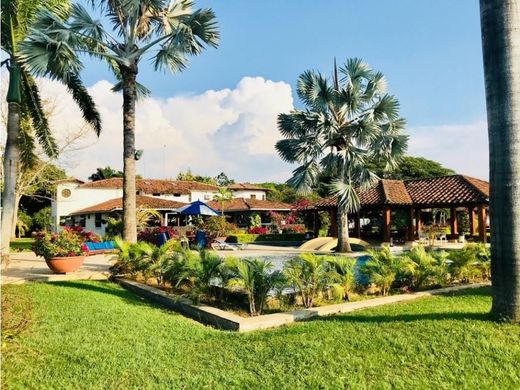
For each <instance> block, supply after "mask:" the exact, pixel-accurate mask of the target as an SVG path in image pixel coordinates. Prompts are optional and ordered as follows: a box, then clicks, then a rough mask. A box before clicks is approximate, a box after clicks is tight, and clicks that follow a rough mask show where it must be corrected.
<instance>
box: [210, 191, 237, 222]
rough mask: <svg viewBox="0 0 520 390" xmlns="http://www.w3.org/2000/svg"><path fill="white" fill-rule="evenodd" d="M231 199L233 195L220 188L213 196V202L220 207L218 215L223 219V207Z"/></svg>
mask: <svg viewBox="0 0 520 390" xmlns="http://www.w3.org/2000/svg"><path fill="white" fill-rule="evenodd" d="M231 199H233V193H232V192H231V191H229V190H228V189H227V188H225V187H220V188H219V189H218V192H217V193H216V194H215V196H213V200H214V201H215V202H218V203H219V205H220V214H221V216H222V218H224V206H225V205H226V203H227V202H229V201H230V200H231Z"/></svg>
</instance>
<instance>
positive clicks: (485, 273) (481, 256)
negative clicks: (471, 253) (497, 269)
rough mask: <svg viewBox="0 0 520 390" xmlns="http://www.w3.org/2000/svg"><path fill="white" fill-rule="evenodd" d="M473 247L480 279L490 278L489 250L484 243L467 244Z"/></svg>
mask: <svg viewBox="0 0 520 390" xmlns="http://www.w3.org/2000/svg"><path fill="white" fill-rule="evenodd" d="M468 245H473V246H474V247H475V252H476V253H477V268H478V269H479V270H480V272H481V274H482V279H491V251H490V250H489V248H488V247H486V244H483V243H478V244H468Z"/></svg>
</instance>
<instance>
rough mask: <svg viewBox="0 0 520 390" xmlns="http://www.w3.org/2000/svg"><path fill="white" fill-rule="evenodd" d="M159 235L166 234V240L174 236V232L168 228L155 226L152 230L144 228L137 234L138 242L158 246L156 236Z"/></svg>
mask: <svg viewBox="0 0 520 390" xmlns="http://www.w3.org/2000/svg"><path fill="white" fill-rule="evenodd" d="M161 233H166V235H167V236H168V239H170V238H174V237H175V236H176V234H175V231H174V230H173V229H172V228H171V227H169V226H155V227H152V228H145V229H143V230H141V231H140V232H139V233H138V234H137V240H138V241H145V242H147V243H149V244H153V245H158V244H159V240H158V238H157V236H158V235H159V234H161Z"/></svg>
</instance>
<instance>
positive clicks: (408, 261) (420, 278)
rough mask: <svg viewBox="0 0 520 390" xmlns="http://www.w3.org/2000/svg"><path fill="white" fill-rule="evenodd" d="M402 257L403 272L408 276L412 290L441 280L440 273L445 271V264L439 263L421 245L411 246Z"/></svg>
mask: <svg viewBox="0 0 520 390" xmlns="http://www.w3.org/2000/svg"><path fill="white" fill-rule="evenodd" d="M402 259H403V260H404V263H403V267H404V268H405V270H404V272H405V273H406V274H407V275H408V276H409V277H410V287H411V288H412V289H413V290H419V289H422V288H425V287H427V286H429V285H431V284H435V283H439V282H440V281H441V280H442V277H441V275H444V274H445V272H446V265H445V264H444V263H441V264H439V262H438V261H437V259H436V258H435V257H434V256H433V255H432V253H431V252H428V251H426V250H425V249H424V247H422V246H419V247H416V248H413V249H412V250H411V251H410V252H409V253H408V254H407V255H406V256H403V258H402ZM439 284H440V283H439Z"/></svg>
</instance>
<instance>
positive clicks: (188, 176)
mask: <svg viewBox="0 0 520 390" xmlns="http://www.w3.org/2000/svg"><path fill="white" fill-rule="evenodd" d="M176 180H183V181H196V182H199V183H205V184H212V185H216V184H217V182H216V181H215V179H213V178H212V177H210V176H202V175H194V174H193V173H191V169H189V168H188V170H187V171H186V172H179V174H178V175H177V178H176Z"/></svg>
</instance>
